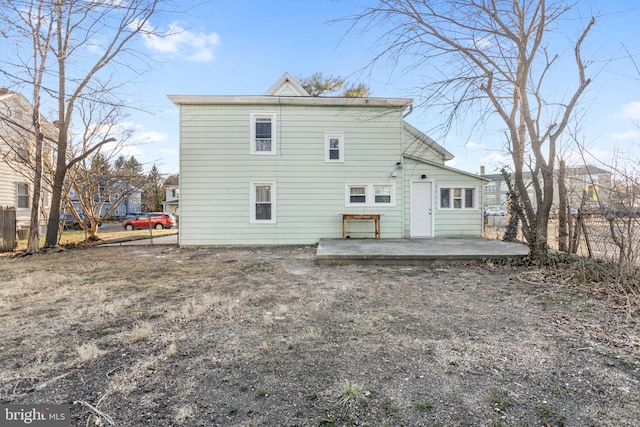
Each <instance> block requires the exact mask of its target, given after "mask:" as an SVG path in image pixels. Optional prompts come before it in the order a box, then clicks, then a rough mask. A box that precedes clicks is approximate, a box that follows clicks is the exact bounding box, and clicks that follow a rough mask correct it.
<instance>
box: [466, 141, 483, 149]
mask: <svg viewBox="0 0 640 427" xmlns="http://www.w3.org/2000/svg"><path fill="white" fill-rule="evenodd" d="M464 146H465V148H479V147H480V144H478V143H477V142H473V141H467V142H466V143H465V144H464Z"/></svg>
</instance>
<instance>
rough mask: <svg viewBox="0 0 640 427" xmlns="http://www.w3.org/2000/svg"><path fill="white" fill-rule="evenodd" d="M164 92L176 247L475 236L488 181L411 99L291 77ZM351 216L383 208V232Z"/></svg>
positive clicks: (379, 211)
mask: <svg viewBox="0 0 640 427" xmlns="http://www.w3.org/2000/svg"><path fill="white" fill-rule="evenodd" d="M169 98H170V99H171V101H172V102H173V103H175V104H176V105H178V106H179V108H180V189H179V191H180V236H179V243H180V245H182V246H200V245H274V244H278V245H279V244H313V243H316V242H318V241H319V240H320V239H321V238H342V237H343V236H344V235H346V236H348V237H350V238H374V237H379V238H428V237H443V236H467V237H469V236H474V237H481V236H482V221H483V217H482V203H481V200H482V195H481V191H482V183H483V182H484V181H483V178H481V177H479V176H476V175H473V174H470V173H467V172H463V171H460V170H456V169H453V168H450V167H448V166H446V165H445V162H446V161H447V160H450V159H452V158H453V156H452V155H451V153H449V152H448V151H446V150H445V149H444V148H443V147H441V146H440V145H438V144H437V143H436V142H435V141H433V140H431V139H430V138H428V137H427V136H426V135H424V134H423V133H422V132H420V131H419V130H417V129H416V128H414V127H413V126H411V125H409V124H408V123H406V122H405V116H406V115H407V114H408V113H409V112H410V111H411V104H412V100H411V99H405V98H344V97H312V96H309V94H308V93H307V92H306V91H305V90H304V89H303V88H302V87H301V86H300V85H299V84H298V83H297V82H296V81H295V79H293V78H292V77H291V76H290V75H289V74H286V73H285V74H284V75H283V76H282V77H281V78H280V79H279V80H278V81H277V82H276V83H275V84H274V85H273V86H272V87H271V88H270V89H269V90H268V91H267V92H266V94H265V95H260V96H204V95H171V96H169ZM350 214H352V215H353V214H355V215H374V216H378V215H379V218H380V219H379V227H380V233H379V235H376V233H375V232H374V230H375V228H374V227H373V226H372V225H371V223H369V222H368V221H347V222H346V227H347V230H343V217H344V216H345V215H350ZM343 233H344V234H343Z"/></svg>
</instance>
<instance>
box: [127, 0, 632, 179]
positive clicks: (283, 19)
mask: <svg viewBox="0 0 640 427" xmlns="http://www.w3.org/2000/svg"><path fill="white" fill-rule="evenodd" d="M363 2H364V0H341V1H337V0H233V1H228V0H217V1H216V0H214V1H198V0H195V1H191V0H185V1H182V2H178V3H179V4H178V7H179V8H181V9H182V8H184V9H185V13H180V14H171V15H170V16H169V15H167V16H162V17H157V18H155V19H153V20H152V23H151V24H152V25H153V26H155V27H157V28H158V29H160V30H166V29H167V28H170V27H171V28H174V29H178V30H179V31H178V32H177V33H176V35H175V36H174V37H170V38H167V39H162V40H150V39H147V40H144V43H143V40H139V41H138V42H137V43H138V45H137V46H136V48H137V49H139V50H141V51H143V52H144V53H146V54H147V55H149V56H150V57H151V58H152V59H153V64H152V69H151V70H150V71H149V72H147V73H145V74H143V75H142V76H140V77H139V78H138V79H137V80H136V84H135V85H132V86H129V87H128V90H127V93H128V95H129V97H130V99H131V102H132V104H133V105H144V106H147V107H150V109H151V111H152V113H141V112H135V113H132V114H131V116H130V122H129V123H128V125H130V126H131V127H133V129H134V130H135V134H134V138H133V140H132V142H135V144H134V145H132V146H130V147H128V148H127V149H126V151H125V152H126V153H127V154H133V155H135V156H136V157H137V158H138V159H139V160H140V161H141V162H143V163H145V164H146V165H148V166H150V165H151V164H153V163H155V164H157V165H158V167H159V168H160V170H161V172H163V173H176V172H178V143H179V141H178V109H177V107H175V106H174V105H173V104H172V103H171V102H170V101H169V100H168V98H167V95H169V94H172V95H177V94H180V95H185V94H206V95H257V94H262V93H264V92H265V91H266V90H267V89H268V88H269V87H270V86H271V85H272V84H273V83H274V82H275V81H276V80H277V79H278V78H279V77H280V76H281V75H282V74H283V73H284V72H288V73H290V74H291V75H293V76H296V77H297V76H309V75H311V74H312V73H314V72H318V71H320V72H323V73H324V74H325V75H338V76H342V77H346V78H347V80H348V81H350V82H362V83H364V84H366V85H367V86H368V87H369V88H370V92H371V96H376V97H410V98H415V99H416V103H417V102H418V101H419V93H417V91H416V89H415V88H416V85H417V83H418V81H419V78H420V76H418V75H417V74H416V73H407V72H405V71H404V70H403V69H402V67H394V66H393V64H391V63H381V64H379V65H377V66H376V67H374V68H373V69H370V70H366V71H363V68H364V67H365V66H366V65H367V64H368V63H369V61H370V60H371V59H372V58H373V56H374V54H375V52H376V51H377V48H376V38H375V34H373V33H371V34H361V33H359V32H353V33H350V34H346V32H347V27H348V24H347V23H344V22H341V23H333V24H331V23H330V21H332V20H335V19H339V18H344V17H346V16H349V15H352V14H355V13H357V12H358V11H360V5H361V4H362V3H363ZM369 3H371V2H369ZM603 8H604V9H603ZM579 12H580V13H581V14H583V15H584V16H589V15H591V14H592V13H596V14H603V16H602V17H601V18H600V19H599V20H598V21H597V24H596V26H595V27H594V29H593V31H592V33H591V36H590V37H589V39H588V41H587V44H586V46H585V54H586V55H588V56H589V57H591V58H594V59H596V60H597V61H596V62H594V63H593V64H592V65H591V66H590V67H589V69H588V73H593V74H595V76H594V77H595V79H594V82H593V84H592V85H591V87H590V88H589V90H588V92H587V93H586V94H585V96H584V98H583V100H582V103H581V107H580V110H579V113H580V114H581V115H583V116H584V120H583V128H582V131H583V132H584V133H585V134H587V135H588V136H587V139H586V141H585V142H586V144H587V146H588V148H589V150H590V151H591V152H592V153H593V154H594V155H595V156H596V157H597V158H598V159H601V160H604V161H607V160H609V159H610V158H611V157H612V156H613V153H614V150H617V151H618V152H620V153H623V154H624V153H629V152H631V153H632V155H635V156H636V157H640V156H638V152H637V151H634V150H636V149H635V148H634V147H636V146H638V145H639V143H640V129H639V127H638V126H637V124H638V123H640V73H639V72H638V71H637V70H636V69H635V65H634V63H633V61H632V60H631V59H629V58H628V56H627V54H626V53H625V51H624V49H623V47H622V46H623V45H624V46H626V48H627V49H628V50H629V51H630V52H631V53H632V54H633V55H635V61H636V64H638V65H639V66H640V42H639V41H640V30H639V25H638V22H640V3H638V2H637V1H636V0H625V1H623V0H617V1H616V0H611V1H604V0H592V1H583V2H582V3H581V6H580V11H579ZM575 22H576V24H575V28H569V27H568V28H566V29H565V30H566V31H565V32H564V33H563V36H564V34H567V35H568V36H572V35H575V34H576V33H577V30H576V29H577V28H579V27H580V26H581V24H580V21H575ZM568 25H570V24H568ZM572 72H573V71H571V73H572ZM559 74H562V73H559ZM593 74H592V76H593ZM427 77H428V76H427ZM560 77H562V76H561V75H560V76H559V78H560ZM567 78H568V79H569V80H568V81H571V79H572V78H573V74H569V75H568V77H567ZM563 85H564V83H563V81H562V80H561V79H560V80H559V82H558V88H559V90H562V88H563ZM469 115H470V117H469V121H470V122H472V121H473V117H472V116H473V112H469ZM407 120H408V121H409V122H410V123H411V124H412V125H414V126H416V127H417V128H419V129H421V130H423V131H425V132H426V133H428V134H429V135H430V136H432V137H433V138H434V139H436V140H437V141H438V142H439V143H440V144H441V145H443V146H444V147H445V148H446V149H447V150H449V151H450V152H452V153H453V154H454V155H455V156H456V158H455V159H454V160H453V161H452V162H450V163H449V165H450V166H453V167H456V168H459V169H463V170H466V171H470V172H478V171H479V168H480V165H484V166H485V167H486V170H487V173H489V172H492V171H494V170H497V169H498V168H499V167H500V165H501V163H502V162H504V161H506V160H505V159H507V155H506V153H504V151H503V142H502V141H503V138H502V136H501V134H499V133H496V132H493V131H490V130H487V131H482V130H481V129H477V130H474V131H473V132H472V133H470V132H469V130H468V128H467V127H466V124H465V123H461V124H460V126H455V127H454V128H453V129H452V130H451V131H450V132H449V133H448V134H446V135H441V134H438V133H436V132H435V131H434V132H433V133H432V132H431V130H433V129H434V128H435V127H436V125H437V124H438V123H439V122H440V121H441V120H442V118H441V117H439V116H438V112H437V111H431V110H429V109H428V108H417V109H416V110H415V111H414V112H413V113H412V114H411V115H410V116H409V117H408V118H407ZM567 149H568V150H571V147H568V148H567Z"/></svg>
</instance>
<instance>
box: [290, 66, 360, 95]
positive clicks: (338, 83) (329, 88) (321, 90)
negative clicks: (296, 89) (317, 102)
mask: <svg viewBox="0 0 640 427" xmlns="http://www.w3.org/2000/svg"><path fill="white" fill-rule="evenodd" d="M298 81H299V82H300V86H302V88H303V89H304V90H306V91H307V92H308V93H309V95H311V96H327V95H331V94H336V93H337V92H338V91H339V90H340V89H342V88H343V87H344V90H343V91H342V92H340V93H339V94H338V95H337V96H343V97H346V98H362V97H366V96H369V88H368V87H367V86H366V85H365V84H364V83H359V84H349V85H348V86H346V87H345V85H347V82H346V80H345V79H344V78H343V77H340V76H338V77H334V76H329V77H325V76H324V74H322V73H321V72H318V73H313V74H312V75H311V76H310V77H298Z"/></svg>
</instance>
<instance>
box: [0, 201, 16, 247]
mask: <svg viewBox="0 0 640 427" xmlns="http://www.w3.org/2000/svg"><path fill="white" fill-rule="evenodd" d="M15 246H16V208H14V207H9V206H7V207H5V206H0V252H11V251H13V249H14V248H15Z"/></svg>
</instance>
